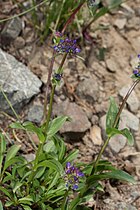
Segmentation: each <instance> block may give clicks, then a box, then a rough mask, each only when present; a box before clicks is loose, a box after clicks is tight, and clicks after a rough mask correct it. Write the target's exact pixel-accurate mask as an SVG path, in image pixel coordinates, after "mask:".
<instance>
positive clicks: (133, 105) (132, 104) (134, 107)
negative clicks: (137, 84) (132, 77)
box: [119, 86, 140, 112]
mask: <svg viewBox="0 0 140 210" xmlns="http://www.w3.org/2000/svg"><path fill="white" fill-rule="evenodd" d="M129 88H130V86H125V87H123V88H122V89H121V90H120V91H119V95H120V96H121V97H123V98H124V97H125V95H126V93H127V92H128V90H129ZM127 104H128V107H129V109H130V111H132V112H136V111H138V109H139V105H140V104H139V100H138V98H137V96H136V93H135V92H134V91H133V92H132V93H131V95H130V96H129V98H128V99H127Z"/></svg>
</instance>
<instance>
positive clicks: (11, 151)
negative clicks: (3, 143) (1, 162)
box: [5, 145, 21, 162]
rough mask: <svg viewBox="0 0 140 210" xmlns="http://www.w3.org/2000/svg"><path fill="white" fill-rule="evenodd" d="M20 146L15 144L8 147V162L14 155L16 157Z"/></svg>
mask: <svg viewBox="0 0 140 210" xmlns="http://www.w3.org/2000/svg"><path fill="white" fill-rule="evenodd" d="M20 147H21V146H20V145H13V146H11V147H10V148H9V149H8V151H7V155H6V159H5V162H7V161H8V160H10V159H12V158H13V157H15V155H16V154H17V152H18V150H19V149H20Z"/></svg>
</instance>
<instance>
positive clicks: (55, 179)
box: [47, 172, 60, 191]
mask: <svg viewBox="0 0 140 210" xmlns="http://www.w3.org/2000/svg"><path fill="white" fill-rule="evenodd" d="M59 177H60V175H59V173H58V172H57V173H56V174H55V175H54V177H53V179H52V182H51V183H50V184H49V187H48V188H47V190H48V191H49V190H50V189H51V188H52V187H53V186H54V185H55V184H56V183H57V181H58V179H59Z"/></svg>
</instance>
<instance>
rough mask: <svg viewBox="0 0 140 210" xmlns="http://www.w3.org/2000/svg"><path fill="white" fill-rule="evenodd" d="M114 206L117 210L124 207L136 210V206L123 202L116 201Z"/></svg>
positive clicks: (121, 209)
mask: <svg viewBox="0 0 140 210" xmlns="http://www.w3.org/2000/svg"><path fill="white" fill-rule="evenodd" d="M114 207H115V208H114V209H117V210H124V209H127V210H137V209H136V207H134V206H132V205H131V204H127V203H125V202H117V203H116V204H115V206H114Z"/></svg>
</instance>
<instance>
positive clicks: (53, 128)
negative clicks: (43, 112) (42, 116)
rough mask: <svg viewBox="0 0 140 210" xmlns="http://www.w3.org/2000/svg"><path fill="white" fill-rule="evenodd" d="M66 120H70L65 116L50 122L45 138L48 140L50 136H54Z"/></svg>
mask: <svg viewBox="0 0 140 210" xmlns="http://www.w3.org/2000/svg"><path fill="white" fill-rule="evenodd" d="M68 120H70V118H69V117H67V116H59V117H57V118H55V119H54V120H52V122H50V124H49V128H48V133H47V138H48V139H50V138H51V137H52V136H54V135H55V134H56V133H57V132H58V131H59V130H60V128H61V127H62V126H63V124H64V123H65V122H66V121H68Z"/></svg>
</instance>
